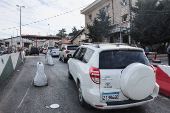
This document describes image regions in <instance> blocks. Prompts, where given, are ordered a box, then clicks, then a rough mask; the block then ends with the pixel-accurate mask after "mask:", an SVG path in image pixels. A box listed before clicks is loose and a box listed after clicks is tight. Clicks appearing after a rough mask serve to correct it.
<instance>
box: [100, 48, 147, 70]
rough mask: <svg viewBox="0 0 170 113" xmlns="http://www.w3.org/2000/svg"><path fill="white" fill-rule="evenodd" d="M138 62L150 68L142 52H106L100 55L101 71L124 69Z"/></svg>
mask: <svg viewBox="0 0 170 113" xmlns="http://www.w3.org/2000/svg"><path fill="white" fill-rule="evenodd" d="M137 62H138V63H142V64H145V65H147V66H149V61H148V60H147V58H146V56H145V55H144V53H143V52H141V51H104V52H101V53H100V55H99V68H100V69H124V68H126V67H127V66H128V65H129V64H132V63H137Z"/></svg>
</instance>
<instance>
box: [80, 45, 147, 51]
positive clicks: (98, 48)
mask: <svg viewBox="0 0 170 113" xmlns="http://www.w3.org/2000/svg"><path fill="white" fill-rule="evenodd" d="M81 47H87V48H91V49H93V50H96V51H107V50H137V51H142V52H144V50H143V49H142V48H138V47H131V46H129V45H127V44H123V43H107V44H91V45H81Z"/></svg>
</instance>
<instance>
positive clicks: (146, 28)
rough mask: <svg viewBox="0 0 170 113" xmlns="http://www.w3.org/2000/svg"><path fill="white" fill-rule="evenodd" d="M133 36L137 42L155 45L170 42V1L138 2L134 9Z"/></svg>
mask: <svg viewBox="0 0 170 113" xmlns="http://www.w3.org/2000/svg"><path fill="white" fill-rule="evenodd" d="M132 9H133V12H134V13H135V17H134V19H133V21H132V24H133V27H132V30H131V36H132V38H133V39H134V40H135V41H136V42H140V43H141V44H147V45H153V44H159V43H164V44H165V43H166V42H168V41H170V33H169V30H170V1H169V0H163V1H161V2H158V0H138V2H137V3H136V7H135V8H132Z"/></svg>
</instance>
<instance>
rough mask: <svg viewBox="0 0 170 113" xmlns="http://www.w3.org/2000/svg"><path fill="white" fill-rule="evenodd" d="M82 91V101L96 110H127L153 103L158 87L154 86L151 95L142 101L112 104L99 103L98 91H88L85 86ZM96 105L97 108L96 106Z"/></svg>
mask: <svg viewBox="0 0 170 113" xmlns="http://www.w3.org/2000/svg"><path fill="white" fill-rule="evenodd" d="M82 90H83V97H84V100H85V101H86V102H87V103H88V104H90V105H91V106H93V107H94V108H97V109H122V108H129V107H135V106H140V105H142V104H145V103H148V102H150V101H153V100H154V99H155V98H156V97H157V96H158V92H159V86H158V85H157V84H155V89H154V92H153V94H152V95H150V96H149V97H147V98H145V99H143V100H123V101H121V100H119V101H112V102H101V101H100V100H101V96H100V95H101V94H100V92H99V90H98V89H89V88H87V87H85V86H82ZM96 105H98V107H97V106H96ZM99 106H100V107H99Z"/></svg>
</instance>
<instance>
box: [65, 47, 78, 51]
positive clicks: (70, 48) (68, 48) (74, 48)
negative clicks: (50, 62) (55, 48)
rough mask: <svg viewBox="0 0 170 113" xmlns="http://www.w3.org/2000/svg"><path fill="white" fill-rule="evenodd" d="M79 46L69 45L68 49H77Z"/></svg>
mask: <svg viewBox="0 0 170 113" xmlns="http://www.w3.org/2000/svg"><path fill="white" fill-rule="evenodd" d="M77 48H78V46H67V50H76V49H77Z"/></svg>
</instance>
